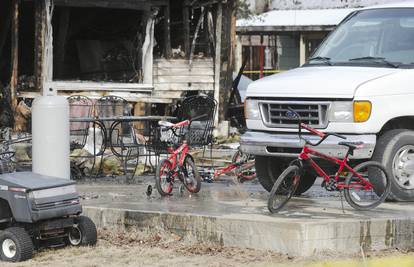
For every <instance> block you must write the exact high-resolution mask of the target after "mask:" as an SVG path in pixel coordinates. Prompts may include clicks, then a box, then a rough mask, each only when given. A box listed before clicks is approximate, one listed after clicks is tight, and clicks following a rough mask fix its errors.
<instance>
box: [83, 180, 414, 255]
mask: <svg viewBox="0 0 414 267" xmlns="http://www.w3.org/2000/svg"><path fill="white" fill-rule="evenodd" d="M147 179H149V180H146V182H144V183H142V184H138V185H113V184H112V185H111V184H102V183H98V184H94V185H90V184H81V185H78V190H79V191H80V192H81V193H82V194H83V195H84V196H85V198H86V199H85V200H83V204H84V210H85V214H87V215H88V216H90V217H91V218H92V219H93V220H94V221H95V222H96V224H97V225H98V226H100V227H127V228H128V227H137V228H140V229H144V230H148V231H154V232H156V231H160V230H163V231H165V230H166V231H172V232H175V233H177V234H179V235H181V236H183V237H185V238H187V239H189V240H194V241H203V242H213V243H219V244H222V245H224V246H237V247H247V248H255V249H265V250H273V251H277V252H280V253H287V254H290V255H292V256H310V255H314V254H321V253H325V252H327V251H332V252H338V253H341V254H347V253H349V254H351V253H359V252H360V251H361V248H362V249H364V250H382V249H388V248H400V249H413V248H414V205H413V204H412V203H384V204H382V205H381V206H379V207H378V208H377V209H375V210H373V211H367V212H361V211H355V210H353V209H352V208H351V207H350V206H348V205H347V203H346V202H344V211H342V209H341V201H340V198H339V195H338V194H337V193H333V194H332V193H326V192H325V191H322V189H321V188H320V186H319V185H315V186H314V187H313V188H312V189H311V190H310V191H309V192H308V193H306V194H305V195H304V196H301V197H297V198H294V199H293V200H292V201H291V202H290V203H288V205H287V206H286V208H285V210H284V211H282V212H281V213H279V214H270V213H269V212H268V211H267V208H266V200H267V192H265V191H264V190H263V189H262V188H261V186H260V185H257V184H252V183H249V184H242V185H236V184H233V183H232V182H231V179H227V180H225V181H224V182H219V183H214V184H206V183H203V185H202V191H201V192H200V193H199V194H197V195H189V194H188V193H184V194H183V195H180V194H179V193H178V189H177V188H176V189H175V191H174V193H175V195H174V196H172V197H168V198H161V197H159V195H158V193H157V192H156V190H155V189H154V192H153V195H152V196H151V197H149V198H148V197H147V196H146V194H145V191H146V188H147V185H148V184H152V180H151V178H147Z"/></svg>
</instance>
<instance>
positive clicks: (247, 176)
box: [231, 150, 256, 183]
mask: <svg viewBox="0 0 414 267" xmlns="http://www.w3.org/2000/svg"><path fill="white" fill-rule="evenodd" d="M231 162H232V163H233V164H239V163H241V162H244V164H242V165H241V166H239V167H237V168H236V170H235V174H236V176H237V180H238V181H239V182H240V183H243V182H244V181H250V180H253V179H254V178H256V171H255V166H254V159H253V157H252V156H250V155H249V154H246V153H243V152H241V151H240V150H237V152H236V153H235V154H234V155H233V158H232V159H231Z"/></svg>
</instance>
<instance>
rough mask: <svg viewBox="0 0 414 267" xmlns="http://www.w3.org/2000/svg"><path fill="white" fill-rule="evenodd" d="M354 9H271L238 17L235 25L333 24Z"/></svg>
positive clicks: (336, 23)
mask: <svg viewBox="0 0 414 267" xmlns="http://www.w3.org/2000/svg"><path fill="white" fill-rule="evenodd" d="M354 10H356V9H352V8H343V9H312V10H311V9H309V10H273V11H269V12H266V13H263V14H262V15H259V16H255V17H253V18H251V19H240V20H238V21H237V26H238V27H246V26H258V27H260V26H335V25H338V24H339V23H340V22H341V21H342V20H343V19H344V18H345V17H346V16H347V15H348V14H350V13H351V12H353V11H354Z"/></svg>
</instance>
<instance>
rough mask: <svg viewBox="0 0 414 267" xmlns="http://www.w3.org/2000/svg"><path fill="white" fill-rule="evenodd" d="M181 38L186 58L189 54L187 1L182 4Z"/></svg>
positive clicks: (188, 10)
mask: <svg viewBox="0 0 414 267" xmlns="http://www.w3.org/2000/svg"><path fill="white" fill-rule="evenodd" d="M183 37H184V52H185V54H186V56H189V54H190V9H189V6H188V3H187V0H186V1H184V3H183Z"/></svg>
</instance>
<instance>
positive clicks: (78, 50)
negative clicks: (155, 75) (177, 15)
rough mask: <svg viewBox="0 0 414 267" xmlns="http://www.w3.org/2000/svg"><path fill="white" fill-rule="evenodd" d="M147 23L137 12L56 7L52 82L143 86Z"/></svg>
mask: <svg viewBox="0 0 414 267" xmlns="http://www.w3.org/2000/svg"><path fill="white" fill-rule="evenodd" d="M146 22H147V20H146V18H145V16H144V13H143V12H142V11H138V10H127V9H110V8H86V7H60V6H56V7H55V10H54V15H53V21H52V25H53V30H54V32H53V47H54V49H53V58H54V73H53V79H54V80H82V81H85V80H87V81H101V82H102V81H106V82H124V83H141V82H142V46H143V43H144V41H145V28H146Z"/></svg>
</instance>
